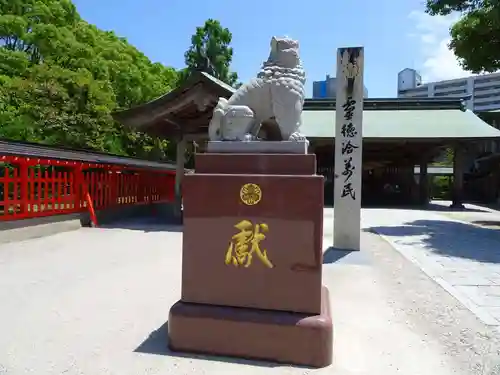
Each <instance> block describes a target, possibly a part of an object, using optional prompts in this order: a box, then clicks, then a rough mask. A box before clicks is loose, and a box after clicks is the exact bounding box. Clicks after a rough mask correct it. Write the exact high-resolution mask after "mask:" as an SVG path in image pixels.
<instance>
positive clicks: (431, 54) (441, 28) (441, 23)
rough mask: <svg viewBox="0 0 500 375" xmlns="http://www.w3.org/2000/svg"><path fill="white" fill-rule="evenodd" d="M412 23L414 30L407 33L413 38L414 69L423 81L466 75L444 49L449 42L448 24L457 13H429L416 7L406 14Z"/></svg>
mask: <svg viewBox="0 0 500 375" xmlns="http://www.w3.org/2000/svg"><path fill="white" fill-rule="evenodd" d="M409 17H410V19H411V20H412V21H413V22H414V23H415V30H414V32H413V33H412V34H411V35H410V36H411V37H412V38H413V39H414V40H416V41H417V50H418V52H419V54H420V59H419V61H418V62H417V64H418V65H417V67H416V68H417V70H419V71H420V74H421V75H422V79H423V81H424V82H432V81H441V80H445V79H453V78H460V77H465V76H468V75H470V74H471V73H470V72H466V71H464V70H463V69H462V68H461V67H460V65H459V64H458V60H457V58H456V57H455V55H454V54H453V52H452V51H450V50H449V49H448V43H449V42H450V31H449V29H450V26H451V25H452V24H453V23H454V22H455V21H456V20H457V16H455V15H450V16H429V15H428V14H426V13H424V12H420V11H413V12H411V13H410V15H409Z"/></svg>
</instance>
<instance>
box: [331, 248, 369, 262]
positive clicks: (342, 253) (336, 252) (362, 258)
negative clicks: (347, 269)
mask: <svg viewBox="0 0 500 375" xmlns="http://www.w3.org/2000/svg"><path fill="white" fill-rule="evenodd" d="M370 263H371V262H370V259H369V256H368V253H367V252H366V251H354V250H342V249H338V248H335V247H333V246H330V247H329V248H328V249H326V250H325V252H324V253H323V264H351V265H368V264H370Z"/></svg>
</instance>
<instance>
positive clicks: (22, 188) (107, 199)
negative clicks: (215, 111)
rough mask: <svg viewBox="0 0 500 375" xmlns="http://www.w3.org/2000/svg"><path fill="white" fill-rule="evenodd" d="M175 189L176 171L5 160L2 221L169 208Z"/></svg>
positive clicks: (0, 173) (0, 161)
mask: <svg viewBox="0 0 500 375" xmlns="http://www.w3.org/2000/svg"><path fill="white" fill-rule="evenodd" d="M174 186H175V172H174V171H162V170H154V169H145V168H137V167H124V166H117V165H109V164H92V163H84V162H77V161H74V162H73V161H61V160H50V159H48V160H44V159H38V158H28V157H17V156H10V155H6V156H0V221H7V220H19V219H28V218H34V217H41V216H50V215H58V214H68V213H75V212H84V211H88V210H89V206H93V208H94V209H95V210H101V209H106V208H111V207H115V206H123V205H137V204H149V203H155V202H169V201H173V199H174V190H175V189H174ZM87 194H88V196H90V202H91V203H92V205H89V204H88V202H89V201H88V200H86V196H87ZM88 196H87V198H88Z"/></svg>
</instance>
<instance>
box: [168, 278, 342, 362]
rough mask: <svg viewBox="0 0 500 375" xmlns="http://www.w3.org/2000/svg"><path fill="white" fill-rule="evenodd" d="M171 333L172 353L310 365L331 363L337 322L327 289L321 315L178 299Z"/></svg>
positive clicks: (323, 297)
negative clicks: (334, 325)
mask: <svg viewBox="0 0 500 375" xmlns="http://www.w3.org/2000/svg"><path fill="white" fill-rule="evenodd" d="M168 335H169V347H170V349H171V350H173V351H185V352H195V353H205V354H212V355H224V356H234V357H243V358H247V359H261V360H269V361H274V362H281V363H289V364H295V365H302V366H311V367H326V366H328V365H330V364H331V363H332V355H333V348H332V346H333V326H332V319H331V313H330V301H329V294H328V290H327V289H326V287H323V290H322V308H321V313H320V314H318V315H307V314H300V313H291V312H280V311H269V310H258V309H247V308H234V307H224V306H214V305H207V304H191V303H184V302H182V301H179V302H177V303H176V304H175V305H173V306H172V308H171V310H170V314H169V321H168Z"/></svg>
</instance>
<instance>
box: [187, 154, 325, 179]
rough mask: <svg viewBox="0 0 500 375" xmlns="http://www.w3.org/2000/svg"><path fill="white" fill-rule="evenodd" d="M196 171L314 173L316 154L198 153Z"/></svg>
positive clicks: (282, 173)
mask: <svg viewBox="0 0 500 375" xmlns="http://www.w3.org/2000/svg"><path fill="white" fill-rule="evenodd" d="M196 173H223V174H281V175H313V174H315V173H316V155H314V154H307V155H296V154H290V155H287V154H232V155H230V157H228V155H227V154H215V153H210V154H197V155H196Z"/></svg>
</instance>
